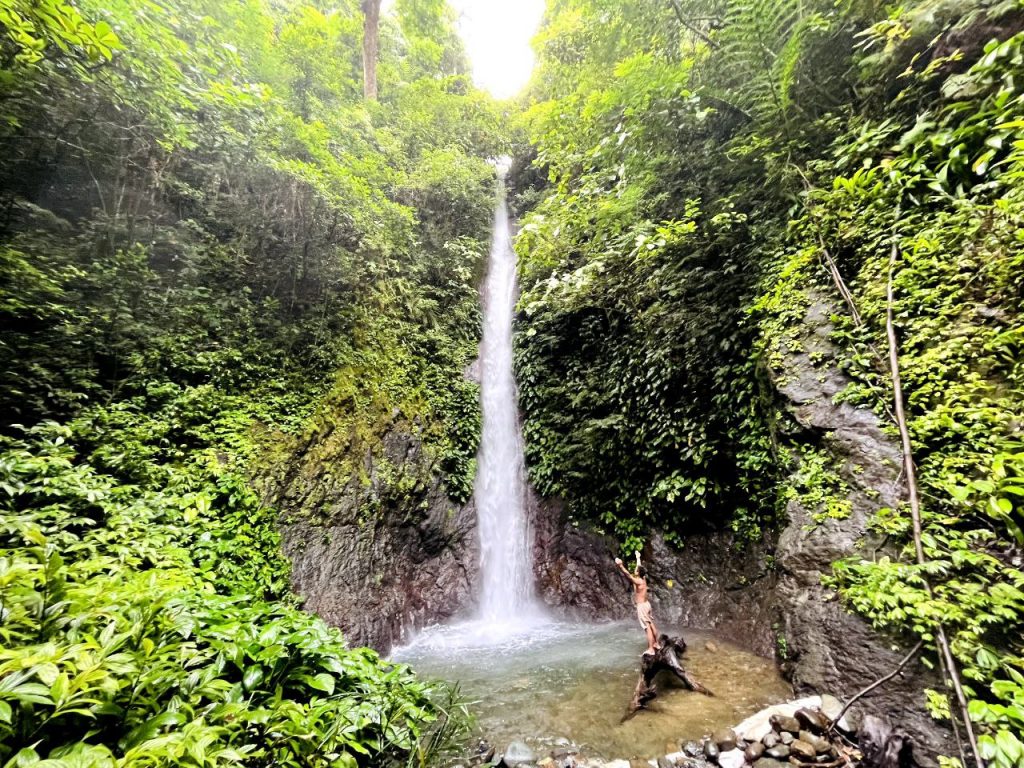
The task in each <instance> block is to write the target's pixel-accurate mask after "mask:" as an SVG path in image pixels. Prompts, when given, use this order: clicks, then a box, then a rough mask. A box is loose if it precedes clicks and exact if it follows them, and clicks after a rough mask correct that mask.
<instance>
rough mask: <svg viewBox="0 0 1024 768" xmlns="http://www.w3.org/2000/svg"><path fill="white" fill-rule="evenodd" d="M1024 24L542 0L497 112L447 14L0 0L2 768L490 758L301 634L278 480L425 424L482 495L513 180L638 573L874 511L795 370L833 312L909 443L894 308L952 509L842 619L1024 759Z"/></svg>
mask: <svg viewBox="0 0 1024 768" xmlns="http://www.w3.org/2000/svg"><path fill="white" fill-rule="evenodd" d="M378 15H379V18H378ZM1022 30H1024V6H1022V5H1021V4H1020V3H1019V2H1017V0H913V1H912V2H907V3H905V4H904V5H902V6H900V7H893V6H888V5H885V4H883V3H880V2H875V1H874V0H840V1H839V2H832V0H827V1H826V0H635V2H629V3H624V2H619V0H548V3H547V9H546V12H545V16H544V19H543V22H542V25H541V28H540V30H539V32H538V34H537V37H536V39H535V41H534V46H535V50H536V52H537V57H538V62H537V67H536V69H535V72H534V75H533V79H532V80H531V82H530V84H529V86H528V88H527V89H526V90H525V91H524V93H523V94H521V95H520V96H519V97H518V98H517V99H514V100H511V101H508V102H497V101H495V100H494V99H493V98H491V97H490V96H488V95H487V94H486V93H484V92H482V91H480V90H478V89H477V88H476V87H474V85H473V83H472V80H471V78H470V76H469V69H468V64H467V61H466V57H465V55H464V51H463V47H462V43H461V42H460V39H459V37H458V35H457V33H456V27H455V15H454V12H453V11H452V10H451V8H449V6H448V5H447V4H446V3H445V2H444V0H395V2H394V3H393V4H392V5H391V6H389V7H386V8H385V9H383V10H382V9H381V8H380V4H379V2H375V0H364V2H362V3H359V2H356V0H312V1H311V2H302V1H301V0H107V1H105V2H100V0H75V2H65V1H64V0H0V141H2V145H3V157H2V160H0V323H2V327H3V335H2V339H0V361H2V369H0V408H2V416H3V418H2V420H0V765H4V766H11V767H12V768H13V767H14V766H18V767H19V768H20V766H32V765H39V766H54V767H58V766H66V767H67V768H71V767H72V766H83V767H84V766H88V767H95V768H100V767H101V766H102V767H103V768H107V767H108V766H165V765H167V766H169V765H176V766H215V765H216V766H220V765H246V766H271V765H273V766H302V767H307V766H343V768H354V766H380V765H397V764H405V765H410V766H411V765H415V764H419V765H430V764H435V763H439V762H441V761H443V760H444V759H445V758H446V756H447V755H449V754H450V753H451V751H452V750H457V749H459V745H460V740H461V739H462V738H463V736H464V735H465V733H466V732H467V730H466V729H467V727H468V726H467V723H468V721H469V719H468V712H467V705H466V703H465V702H463V701H461V700H460V699H459V697H458V696H457V694H456V693H455V692H453V691H452V690H450V689H448V688H447V687H446V686H444V685H441V684H435V683H427V682H423V681H421V680H418V679H417V678H416V676H415V675H414V673H413V672H412V671H411V670H410V669H409V668H408V667H406V666H404V665H400V664H392V663H389V662H387V661H386V660H382V659H381V658H379V657H378V656H377V654H376V653H375V652H373V651H371V650H369V649H365V648H350V647H348V646H347V644H346V642H345V639H344V637H343V636H342V634H341V633H340V632H339V631H338V630H337V629H334V628H331V627H328V626H327V625H326V624H325V623H324V622H323V621H321V620H320V619H318V618H317V617H315V616H313V615H311V614H308V613H306V612H304V611H302V610H301V609H300V607H299V606H298V603H297V601H296V599H295V597H294V596H293V595H292V594H291V592H290V588H289V578H288V574H289V564H288V561H287V559H286V558H285V557H284V556H283V554H282V551H281V546H280V536H279V533H278V522H279V520H278V518H279V510H277V509H275V508H274V507H272V506H271V505H269V504H268V503H267V499H266V497H265V495H264V494H263V493H262V488H263V485H262V483H263V480H264V479H265V478H266V477H267V475H268V474H269V473H270V472H271V471H272V468H273V467H274V466H275V465H276V464H277V463H278V462H280V461H281V460H282V457H284V456H287V455H288V454H289V453H292V452H294V451H296V450H298V447H299V446H307V445H309V444H310V442H311V441H312V440H313V438H314V437H315V436H317V435H322V434H325V433H327V432H333V433H335V434H341V435H345V441H346V442H345V445H346V455H347V456H348V457H349V458H348V459H346V461H343V462H341V463H340V464H339V465H337V466H332V467H331V468H330V470H329V471H331V472H333V473H349V474H351V475H353V476H359V473H360V472H361V471H362V470H361V466H362V465H361V457H362V456H364V455H365V454H367V452H369V453H371V454H372V453H373V452H374V451H376V450H377V449H378V447H379V446H378V443H379V441H380V437H381V434H382V429H383V426H382V425H385V424H394V423H400V424H401V425H402V426H403V428H404V429H406V430H407V431H409V432H410V433H411V434H414V435H416V436H417V437H418V438H419V439H420V440H422V442H423V445H424V446H425V449H426V450H427V452H428V453H429V455H430V457H431V460H432V471H433V472H434V473H436V474H437V475H439V476H441V477H442V478H443V481H444V486H445V488H446V490H447V493H448V495H449V496H450V498H451V499H452V500H453V502H463V501H466V500H467V499H468V498H469V497H470V495H471V493H472V480H473V474H474V469H475V459H474V457H475V455H476V450H477V442H478V436H479V429H480V415H479V406H478V387H477V385H476V384H475V383H474V382H473V381H472V380H471V379H470V378H469V377H467V376H465V375H464V371H465V369H466V368H467V367H468V366H469V365H470V364H471V363H472V361H473V359H474V358H475V356H476V354H477V344H478V341H479V336H480V311H479V295H478V286H479V283H480V280H481V276H482V274H483V270H484V259H485V256H486V250H487V241H488V233H489V226H490V222H491V214H492V208H493V201H494V189H495V171H494V165H493V163H492V162H491V161H492V160H493V159H494V158H497V157H499V156H502V155H509V156H512V157H513V158H514V163H513V167H512V170H511V172H510V175H509V187H510V191H511V202H512V204H513V207H514V209H515V211H516V213H517V215H518V216H519V221H520V225H521V229H520V232H519V235H518V237H517V239H516V250H517V253H518V256H519V272H520V283H521V290H522V295H521V298H520V301H519V305H518V306H519V311H518V315H517V318H516V331H517V334H516V372H517V378H518V382H519V387H520V393H519V396H520V405H521V408H522V411H523V429H524V439H525V448H526V455H527V462H528V468H529V475H530V480H531V482H532V484H533V486H534V488H536V490H537V491H538V492H539V493H540V494H542V495H544V496H550V497H560V498H561V499H564V500H565V502H566V505H567V508H568V510H569V513H570V514H571V516H572V517H573V519H574V520H575V521H576V522H577V523H578V524H579V525H585V526H591V527H594V528H597V529H599V530H601V531H603V532H606V533H608V534H609V535H612V536H615V537H616V538H617V540H618V541H619V542H620V543H621V546H622V550H623V552H624V553H629V552H632V551H633V550H635V549H641V548H642V547H643V545H644V542H645V540H646V539H647V537H648V536H649V535H650V533H651V532H652V531H660V532H661V533H663V534H664V535H665V536H666V537H667V538H668V540H669V541H670V543H674V544H676V545H677V546H680V547H682V546H684V544H685V537H686V535H687V533H688V532H690V531H694V530H700V529H706V528H714V529H729V530H732V531H733V532H734V533H735V541H736V542H737V543H736V547H737V551H736V553H734V554H735V556H742V554H741V552H740V548H742V546H743V542H751V541H758V540H766V539H771V537H772V536H773V535H774V534H775V532H777V530H778V529H779V526H780V525H781V523H782V521H783V520H784V518H785V515H786V506H787V504H788V502H789V501H790V500H792V499H795V498H799V499H801V500H802V501H803V502H804V503H808V504H811V505H813V506H814V507H815V508H816V509H817V510H818V514H819V515H820V517H821V519H823V520H824V519H828V518H840V517H842V516H844V515H846V514H848V513H849V509H848V502H847V499H846V490H847V489H846V487H845V480H844V478H843V477H842V475H841V474H840V473H839V472H838V470H837V468H836V467H835V466H834V465H833V463H832V459H831V457H830V456H829V455H828V454H827V453H825V452H822V451H821V450H820V449H819V448H818V447H816V445H815V444H812V443H809V442H808V441H806V440H805V439H804V438H803V437H802V436H801V434H800V432H799V430H796V429H794V428H793V426H792V425H791V424H790V422H789V416H788V415H787V414H786V413H785V412H784V411H783V409H782V408H780V407H779V404H778V402H777V400H776V398H775V397H774V396H773V394H772V393H773V387H775V386H778V384H779V381H778V377H779V362H780V360H781V359H782V358H783V357H784V356H785V355H787V354H790V353H792V352H793V351H794V349H797V348H798V347H799V345H800V344H801V341H800V339H801V335H802V329H803V327H804V325H805V318H806V316H807V313H808V310H809V309H812V308H821V307H824V308H825V310H826V312H827V313H828V314H830V315H831V316H832V325H833V329H832V333H831V339H832V340H833V342H834V343H835V344H836V345H837V348H838V349H839V350H840V354H841V367H842V370H843V371H844V373H845V374H846V375H847V376H848V377H849V378H850V380H851V384H850V385H849V386H848V387H847V388H846V389H844V390H843V391H841V392H839V393H837V395H836V400H837V401H841V402H847V403H851V404H855V405H858V406H861V407H864V408H868V409H871V410H873V411H875V412H876V413H877V414H878V415H879V416H880V418H881V419H882V420H883V421H884V422H885V423H886V424H887V425H888V426H887V428H889V429H891V431H892V434H893V436H894V439H897V440H898V439H899V438H898V434H899V433H898V426H899V424H898V422H899V421H900V420H899V419H898V418H896V416H897V414H896V413H895V412H894V408H895V401H894V394H893V369H892V366H891V361H890V356H889V352H888V351H889V349H890V347H891V339H890V337H889V335H888V333H887V330H888V329H887V320H888V321H889V322H888V325H891V326H892V328H893V330H894V333H895V339H896V350H897V352H898V355H897V357H898V363H899V369H900V372H901V374H902V377H901V378H902V387H903V395H904V397H903V401H905V407H906V418H905V420H904V421H905V426H906V432H907V436H908V438H909V441H910V445H911V448H912V452H913V453H912V457H913V467H914V468H916V479H917V485H918V488H919V497H920V509H919V510H918V509H917V505H916V504H915V505H911V504H910V503H909V501H908V503H907V504H906V505H900V506H899V507H898V508H892V509H890V508H883V509H881V510H879V512H878V514H877V515H876V517H875V519H874V520H873V521H872V527H873V530H874V531H875V532H876V533H877V534H878V536H879V538H881V539H883V540H884V541H885V546H886V548H885V550H884V551H881V550H879V551H878V552H870V551H865V552H864V554H863V557H856V558H848V559H844V560H842V561H840V562H837V563H836V564H835V568H834V572H833V574H832V576H831V577H830V580H829V586H830V587H832V588H833V589H835V590H836V591H837V592H838V594H839V596H840V599H842V600H843V601H844V604H845V605H846V606H847V607H848V608H849V609H850V610H852V611H855V612H857V613H858V614H860V615H862V616H864V617H865V618H866V619H867V620H868V621H870V622H871V623H872V624H873V625H874V626H875V627H877V628H878V629H879V630H880V631H882V632H884V633H887V635H888V636H891V637H894V638H900V639H902V640H905V641H908V642H910V643H913V642H916V641H917V640H918V639H920V640H922V641H923V644H924V646H923V647H924V651H923V654H924V656H925V658H926V660H927V661H928V663H930V664H933V665H934V666H935V667H936V668H937V669H940V670H941V673H942V677H943V679H947V680H950V681H951V682H952V683H953V685H952V687H951V688H943V687H941V686H940V687H937V688H936V689H934V690H925V691H922V692H921V697H922V699H924V700H926V701H927V703H928V706H929V707H930V709H931V711H932V712H933V714H934V716H935V717H936V718H939V719H943V720H947V721H952V722H953V723H954V724H955V725H956V727H957V729H958V733H959V734H960V735H961V736H962V737H963V752H962V754H957V755H949V756H944V757H943V758H942V759H943V762H944V763H946V764H949V765H953V764H961V763H963V762H965V761H966V763H967V764H974V763H985V764H989V765H993V766H999V768H1012V767H1013V766H1020V765H1024V737H1022V736H1021V734H1022V732H1024V571H1022V558H1024V511H1022V510H1024V354H1022V352H1024V279H1022V274H1024V228H1022V225H1024V90H1022V89H1024V32H1022ZM810 357H811V358H812V359H810V360H809V364H811V365H813V364H815V363H816V362H820V361H817V360H815V359H813V355H811V356H810ZM822 375H824V373H823V374H822ZM396 472H397V473H398V474H397V475H396V477H395V478H394V482H393V483H392V484H391V486H390V487H391V489H392V495H390V496H384V497H381V498H377V499H374V500H373V503H371V504H368V505H367V506H366V509H365V510H364V511H363V514H364V515H365V516H366V517H367V518H371V517H372V516H373V515H375V514H377V512H378V511H379V509H381V508H383V507H387V506H388V505H400V504H403V503H404V501H403V499H404V498H405V497H406V496H407V495H408V494H409V493H410V489H411V488H413V487H414V486H416V485H417V484H418V483H421V482H422V479H421V478H418V477H413V476H404V475H402V474H401V472H400V468H396ZM912 507H913V508H912ZM408 514H410V515H415V514H416V509H415V508H414V507H410V508H409V511H408ZM915 523H916V524H915ZM915 529H916V530H915ZM723 556H727V553H723ZM781 652H783V653H784V650H781ZM957 683H959V684H957ZM958 692H959V693H960V694H962V699H963V700H962V702H961V701H960V700H959V698H960V697H959V696H958V695H957V694H958ZM967 726H970V729H971V730H972V731H973V738H971V736H970V734H969V733H968V732H967Z"/></svg>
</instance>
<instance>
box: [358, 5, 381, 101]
mask: <svg viewBox="0 0 1024 768" xmlns="http://www.w3.org/2000/svg"><path fill="white" fill-rule="evenodd" d="M362 8H363V96H365V97H366V98H367V99H372V100H374V101H376V100H377V52H378V50H379V48H380V34H379V33H380V0H362Z"/></svg>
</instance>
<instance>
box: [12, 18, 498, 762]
mask: <svg viewBox="0 0 1024 768" xmlns="http://www.w3.org/2000/svg"><path fill="white" fill-rule="evenodd" d="M451 19H452V16H451V12H450V10H449V9H448V8H447V6H446V5H445V4H444V3H443V2H439V1H438V0H405V1H404V2H399V3H398V4H397V6H396V9H395V13H394V14H393V15H392V16H390V17H387V18H385V19H384V20H382V29H381V62H380V69H379V73H378V74H379V80H380V100H379V101H378V102H375V103H369V104H367V103H363V101H362V97H361V92H362V89H361V79H362V78H361V71H360V67H361V58H360V50H359V49H360V41H361V40H360V39H361V35H362V19H361V15H360V11H359V7H358V3H357V2H355V1H354V0H353V1H351V2H342V3H334V4H331V5H330V7H328V6H327V5H325V4H320V3H309V4H300V3H273V2H264V1H263V0H234V1H232V2H213V1H212V0H211V1H210V2H198V3H197V2H191V1H189V2H177V1H171V2H165V3H159V4H158V3H149V2H137V1H136V0H115V1H114V2H102V3H101V2H95V1H94V0H82V1H81V2H78V3H76V4H74V5H71V4H67V3H64V2H49V1H48V0H44V1H43V2H29V1H28V0H2V2H0V32H2V35H0V115H2V120H0V136H2V139H3V142H4V146H5V157H4V160H3V163H2V164H0V206H2V210H3V212H4V216H3V223H2V225H0V238H2V239H0V323H2V326H3V337H2V342H0V363H2V373H0V409H2V410H3V413H4V419H3V423H2V425H0V433H2V434H3V435H4V437H3V438H2V439H3V441H4V442H3V445H2V446H0V449H2V450H0V519H2V528H0V617H2V625H0V638H2V640H0V647H2V648H3V650H2V651H0V762H4V763H7V764H10V765H30V764H36V763H38V764H40V765H68V766H71V765H82V766H85V765H89V766H108V765H109V766H113V765H169V764H174V765H223V764H228V763H240V764H245V765H254V766H255V765H295V766H313V765H356V764H359V765H366V764H386V763H387V764H390V763H399V762H403V763H404V762H410V761H411V762H417V761H424V760H429V759H431V757H432V756H433V755H434V754H435V753H436V752H437V750H439V749H443V748H444V745H445V744H446V743H447V741H448V740H449V739H450V737H451V736H452V735H453V734H456V733H457V732H458V730H459V728H460V727H461V725H460V724H461V723H462V722H463V721H464V717H463V715H464V713H462V712H461V709H460V708H459V707H458V706H457V705H453V704H452V703H451V701H450V694H449V692H447V691H446V690H444V689H442V688H438V687H435V686H428V685H425V684H421V683H418V682H416V681H415V680H414V678H413V677H412V675H411V673H410V672H409V671H408V670H407V669H406V668H404V667H401V666H393V665H388V664H384V663H382V662H381V661H380V660H379V659H377V657H376V656H375V655H374V654H373V653H371V652H369V651H362V650H356V651H352V650H348V649H346V648H345V645H344V642H343V639H342V638H341V636H340V635H339V634H338V633H337V632H336V631H334V630H331V629H329V628H327V627H325V626H324V625H323V624H322V622H320V621H319V620H318V619H315V618H313V617H310V616H307V615H305V614H303V613H301V612H300V611H298V610H297V609H296V608H295V607H293V606H292V604H291V602H292V601H291V599H290V597H289V595H288V567H287V562H286V561H285V560H284V558H283V556H282V555H281V552H280V547H279V541H278V536H277V533H276V530H275V526H276V516H277V513H276V511H275V510H273V509H271V508H268V507H266V506H265V505H264V503H263V502H262V501H261V499H260V497H259V496H258V495H257V493H256V492H255V491H254V490H253V489H252V480H253V477H254V476H258V475H259V474H260V473H261V472H262V471H263V470H264V468H265V467H266V465H268V464H270V463H272V462H274V461H275V460H277V458H278V457H280V456H282V455H287V454H288V453H289V451H290V450H292V446H293V444H294V443H301V441H303V440H304V439H308V438H309V436H310V435H311V434H312V433H313V431H314V430H316V429H317V428H318V425H319V424H321V423H322V422H323V421H325V420H329V421H332V422H339V421H345V422H348V423H352V424H358V425H369V426H368V427H367V428H366V429H365V432H366V440H365V441H364V442H362V443H358V444H353V446H352V450H353V451H360V452H362V453H361V454H360V455H364V454H365V451H367V450H369V451H376V450H379V445H377V443H376V442H375V440H376V441H379V436H380V434H381V433H382V431H384V430H386V429H388V428H390V427H392V426H396V425H397V426H398V427H399V428H412V427H413V425H415V429H416V430H417V432H418V434H419V435H420V436H421V437H422V439H423V441H424V443H425V445H426V447H427V450H428V452H429V453H430V455H431V456H433V457H434V459H435V460H436V466H437V467H438V469H439V471H441V472H442V473H443V474H444V475H445V478H446V480H447V483H448V487H449V489H450V490H451V492H452V494H453V495H454V496H456V497H460V498H464V497H465V496H466V495H468V492H469V487H470V485H469V483H470V478H471V476H472V464H473V456H474V455H475V451H476V440H477V425H478V418H479V417H478V415H477V409H476V392H475V389H474V388H473V386H472V385H470V384H468V383H466V382H465V381H464V380H463V377H462V370H463V368H464V367H465V365H466V364H467V363H468V362H469V361H470V360H471V359H472V357H473V356H474V354H475V347H476V339H477V336H478V326H479V319H478V316H477V313H478V310H477V295H476V291H475V285H476V282H477V280H478V278H479V274H480V271H481V269H482V258H483V255H484V253H485V247H486V236H487V225H488V222H489V218H490V209H491V197H492V188H493V185H492V182H493V171H492V169H491V166H490V165H489V164H488V162H487V160H486V158H488V157H490V156H493V155H495V154H497V153H498V150H499V149H500V147H501V145H502V141H503V140H502V137H501V131H500V124H499V113H498V111H497V110H496V108H495V106H494V105H493V104H492V103H491V102H490V101H489V100H488V99H487V98H486V97H485V96H483V95H482V94H480V93H479V92H477V91H475V90H473V89H472V88H471V87H470V86H469V84H468V80H467V78H466V77H465V75H464V74H463V73H464V65H463V62H462V52H461V48H460V46H459V45H458V40H457V37H456V36H455V33H454V29H453V27H452V24H451Z"/></svg>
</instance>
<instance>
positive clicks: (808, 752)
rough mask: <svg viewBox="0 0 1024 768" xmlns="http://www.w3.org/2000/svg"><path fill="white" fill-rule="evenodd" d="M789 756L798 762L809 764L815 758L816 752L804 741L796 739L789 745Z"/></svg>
mask: <svg viewBox="0 0 1024 768" xmlns="http://www.w3.org/2000/svg"><path fill="white" fill-rule="evenodd" d="M789 754H790V755H792V756H794V757H796V758H797V759H798V760H802V761H803V762H805V763H809V762H811V761H812V760H814V758H815V757H816V756H817V754H818V751H817V750H816V749H815V748H814V747H812V746H811V745H810V744H808V743H807V742H806V741H801V740H800V739H797V740H796V741H794V742H793V743H792V744H790V745H789Z"/></svg>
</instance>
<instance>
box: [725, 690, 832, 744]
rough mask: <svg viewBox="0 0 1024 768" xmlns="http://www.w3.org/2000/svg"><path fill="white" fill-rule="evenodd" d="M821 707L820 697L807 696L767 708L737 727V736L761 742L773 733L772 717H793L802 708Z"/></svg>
mask: <svg viewBox="0 0 1024 768" xmlns="http://www.w3.org/2000/svg"><path fill="white" fill-rule="evenodd" d="M818 706H821V697H820V696H805V697H803V698H801V699H796V700H795V701H788V702H786V703H784V704H773V705H771V706H770V707H765V708H764V709H762V710H761V711H760V712H757V713H755V714H753V715H751V716H750V717H748V718H747V719H746V720H744V721H743V722H742V723H740V724H739V725H737V726H736V728H735V730H736V733H737V735H739V737H740V738H741V739H746V740H747V741H760V740H761V739H763V738H764V737H765V735H766V734H767V733H768V732H769V731H771V729H772V726H771V722H770V721H771V717H772V715H786V716H789V717H792V715H793V713H794V712H796V711H797V710H798V709H800V708H801V707H808V708H809V707H818Z"/></svg>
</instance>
